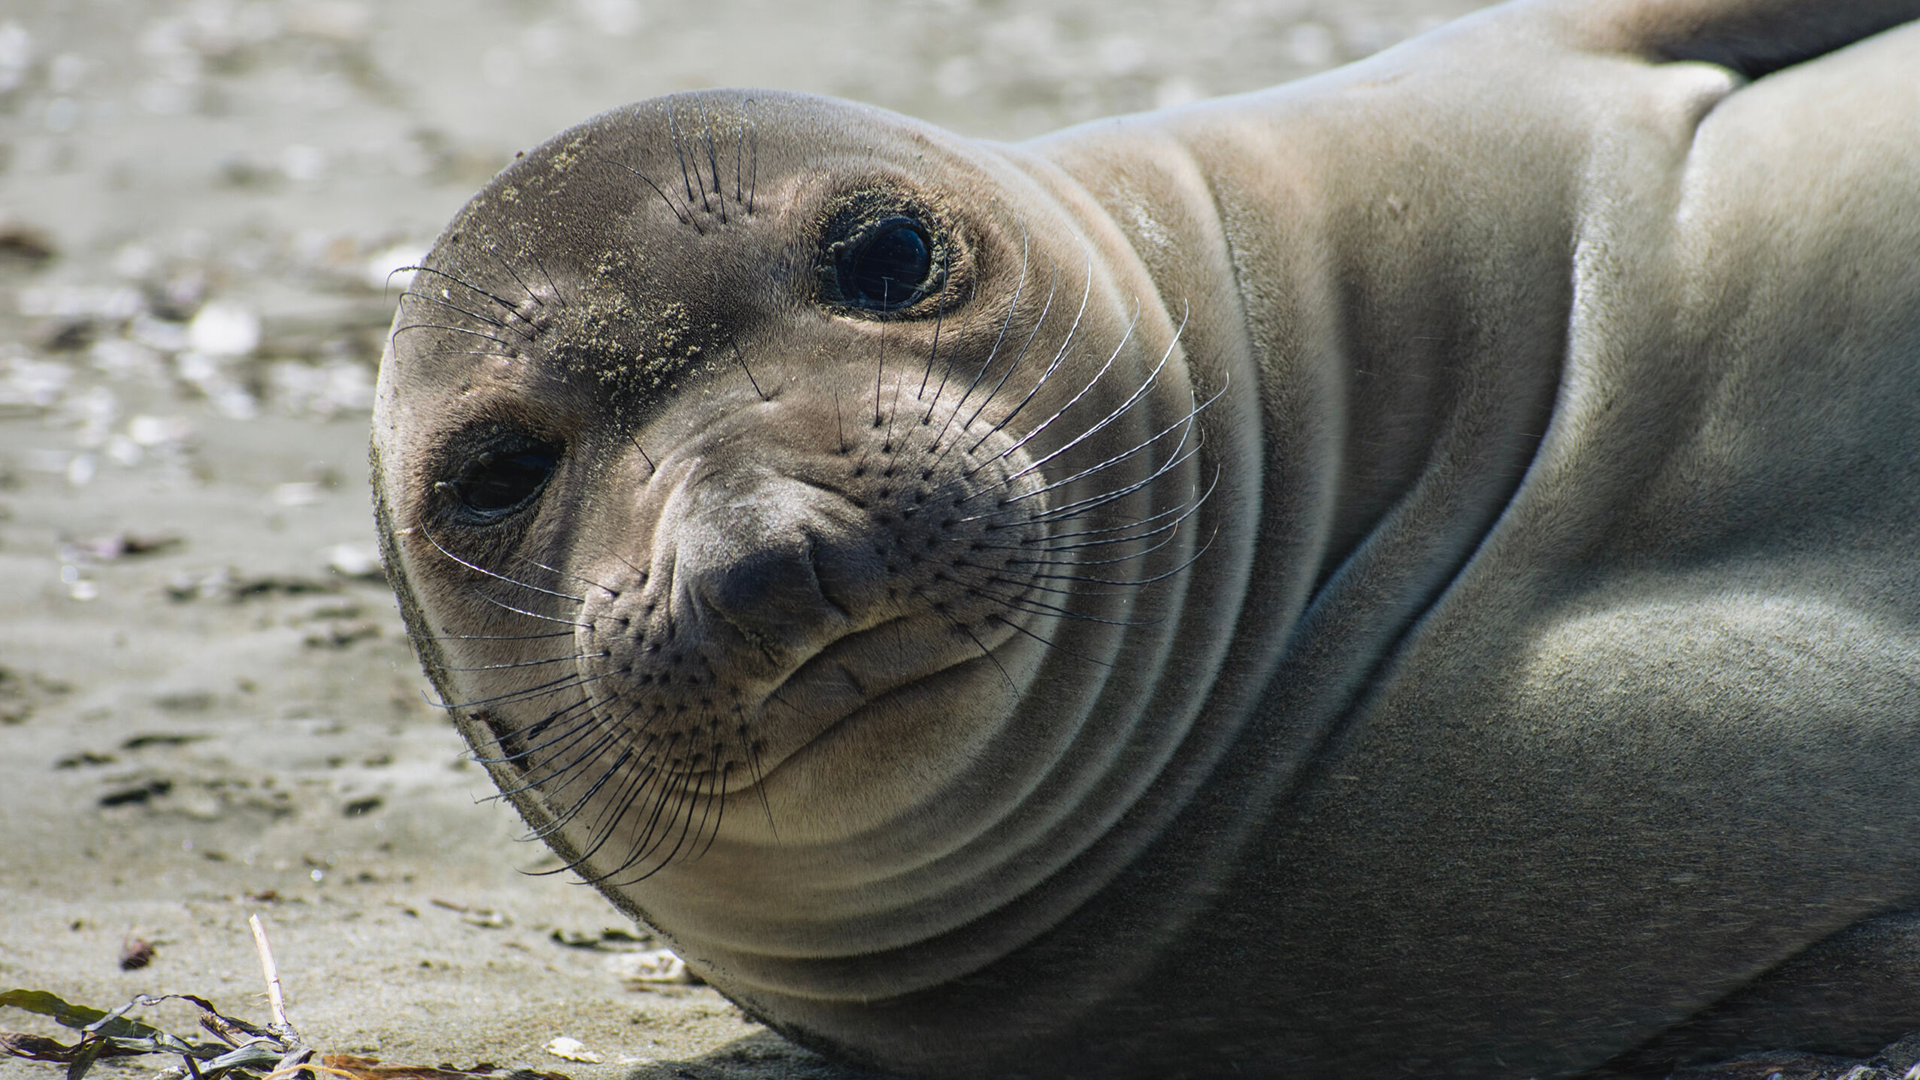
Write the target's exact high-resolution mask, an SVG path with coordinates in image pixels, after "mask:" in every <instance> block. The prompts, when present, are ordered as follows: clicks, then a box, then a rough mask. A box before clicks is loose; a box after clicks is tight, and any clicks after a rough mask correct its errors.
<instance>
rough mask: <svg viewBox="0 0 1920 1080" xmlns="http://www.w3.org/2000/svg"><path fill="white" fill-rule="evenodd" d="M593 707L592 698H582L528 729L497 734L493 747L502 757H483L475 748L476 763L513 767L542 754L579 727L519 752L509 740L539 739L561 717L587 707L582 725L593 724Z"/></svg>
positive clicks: (473, 756)
mask: <svg viewBox="0 0 1920 1080" xmlns="http://www.w3.org/2000/svg"><path fill="white" fill-rule="evenodd" d="M592 705H593V699H592V697H591V696H582V697H581V698H580V700H578V701H575V702H574V703H573V704H571V705H568V706H566V707H564V708H560V709H555V710H554V711H553V712H550V713H548V714H547V715H546V716H545V717H543V718H541V719H540V720H539V721H538V722H536V723H532V724H528V725H527V726H526V727H523V728H518V729H516V730H513V731H508V732H503V733H502V732H496V733H495V734H494V736H493V739H492V745H493V747H494V748H495V749H497V750H498V751H499V752H500V755H501V756H499V757H497V758H489V757H481V756H480V754H479V750H478V748H477V747H476V748H475V750H474V753H473V754H472V755H471V756H472V758H473V760H474V761H477V762H479V763H480V764H482V765H511V764H513V763H515V762H518V761H521V760H523V759H525V758H526V757H528V756H529V755H532V754H537V753H540V752H542V751H544V750H546V749H547V748H548V747H550V746H554V745H556V744H557V743H559V742H560V741H561V740H563V739H566V738H569V737H571V735H572V734H573V733H574V732H576V731H578V730H579V727H578V726H575V727H570V728H567V729H565V730H564V731H563V732H561V733H560V734H558V735H555V736H554V737H553V738H551V739H548V740H546V741H545V742H540V743H530V744H528V745H527V746H526V748H525V749H522V750H518V751H509V748H508V746H507V740H508V739H517V740H521V741H525V740H527V739H538V738H540V737H541V736H542V735H544V734H545V733H546V731H547V729H548V728H550V727H552V726H553V725H554V724H555V723H556V722H557V721H559V720H560V718H561V717H564V716H566V715H567V714H568V713H570V712H573V711H574V710H575V709H579V708H582V707H586V708H588V709H589V712H588V713H587V716H586V719H585V720H583V721H582V723H583V724H590V723H592V722H593V719H594V717H593V713H592V712H591V708H592ZM490 730H491V729H490Z"/></svg>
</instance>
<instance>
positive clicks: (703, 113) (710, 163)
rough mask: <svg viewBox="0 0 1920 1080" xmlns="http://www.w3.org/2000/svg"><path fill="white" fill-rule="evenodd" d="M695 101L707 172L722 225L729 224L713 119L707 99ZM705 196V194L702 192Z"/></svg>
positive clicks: (701, 98)
mask: <svg viewBox="0 0 1920 1080" xmlns="http://www.w3.org/2000/svg"><path fill="white" fill-rule="evenodd" d="M694 101H696V102H698V103H699V105H700V128H701V132H702V134H703V135H704V137H705V140H706V144H707V172H708V173H709V174H711V177H712V181H713V194H714V202H715V203H717V204H719V207H720V224H722V225H725V224H726V223H727V196H726V193H725V192H723V191H721V190H720V159H719V157H718V156H717V155H716V153H715V151H714V147H713V119H712V118H711V117H710V116H708V115H707V99H706V98H705V97H704V96H700V95H696V96H695V97H694ZM702 194H703V195H704V194H705V193H704V192H702Z"/></svg>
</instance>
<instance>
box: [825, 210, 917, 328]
mask: <svg viewBox="0 0 1920 1080" xmlns="http://www.w3.org/2000/svg"><path fill="white" fill-rule="evenodd" d="M834 269H835V271H836V272H837V274H838V277H839V284H840V295H841V296H842V297H845V298H846V300H847V301H848V302H850V303H852V304H854V305H856V306H858V307H863V308H871V309H873V310H875V311H898V310H899V309H901V308H903V307H906V306H908V305H909V304H912V303H913V302H914V301H916V300H919V299H920V298H921V297H922V296H925V295H926V294H927V291H928V287H929V286H930V284H931V282H929V281H928V278H929V277H931V276H932V274H933V245H932V244H930V243H928V241H927V233H926V230H925V229H924V228H922V227H921V225H920V223H919V222H917V221H915V220H914V219H912V218H908V217H890V218H887V219H885V220H883V221H881V222H879V223H877V224H875V225H874V226H873V227H872V228H870V229H868V230H866V231H865V232H864V233H862V234H861V235H860V236H858V237H855V238H854V239H853V240H851V241H849V242H848V243H846V244H845V245H843V246H841V247H840V252H839V257H838V259H837V260H836V262H835V267H834Z"/></svg>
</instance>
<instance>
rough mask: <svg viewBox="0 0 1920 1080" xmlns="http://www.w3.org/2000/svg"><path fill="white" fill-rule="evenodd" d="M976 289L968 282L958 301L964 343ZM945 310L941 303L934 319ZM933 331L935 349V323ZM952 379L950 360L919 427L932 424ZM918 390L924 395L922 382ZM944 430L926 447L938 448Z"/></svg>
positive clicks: (930, 363)
mask: <svg viewBox="0 0 1920 1080" xmlns="http://www.w3.org/2000/svg"><path fill="white" fill-rule="evenodd" d="M977 287H978V285H977V283H975V282H968V283H967V295H966V296H965V298H963V299H962V300H961V301H960V308H961V314H960V338H961V340H962V341H964V340H966V336H967V327H969V326H971V325H972V324H973V312H974V303H973V300H974V290H975V289H976V288H977ZM946 310H947V308H946V305H945V303H944V302H943V303H942V304H941V306H940V307H939V308H937V309H936V312H937V314H936V316H935V318H936V319H937V318H939V317H940V316H941V315H944V314H945V313H946ZM933 331H934V333H933V342H934V345H935V346H936V347H938V346H939V344H940V326H939V324H938V323H937V322H936V323H935V324H934V328H933ZM927 370H928V371H929V372H931V371H932V370H933V359H932V358H931V357H929V358H928V359H927ZM952 378H953V361H952V360H948V361H947V366H946V368H945V369H944V370H943V371H942V372H941V374H940V385H939V387H938V388H936V389H935V390H934V392H933V397H932V398H930V399H928V401H927V414H926V415H925V416H922V417H921V418H920V425H921V426H922V427H926V426H928V425H930V424H932V423H933V412H934V410H935V409H937V408H939V407H940V398H941V396H942V395H944V394H945V393H946V392H947V383H948V382H949V381H951V380H952ZM920 388H921V390H922V392H923V393H924V391H925V390H926V384H925V382H922V383H921V387H920ZM947 419H948V420H949V421H951V420H952V419H953V418H952V417H951V416H949V417H948V418H947ZM946 430H947V428H946V425H945V424H942V425H941V426H940V434H938V435H935V436H934V437H933V441H932V442H931V443H929V444H928V445H929V446H938V445H939V444H940V438H941V436H943V435H945V434H946Z"/></svg>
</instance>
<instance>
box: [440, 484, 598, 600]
mask: <svg viewBox="0 0 1920 1080" xmlns="http://www.w3.org/2000/svg"><path fill="white" fill-rule="evenodd" d="M451 486H452V485H451V484H448V483H447V482H446V481H444V480H442V481H439V482H438V483H436V484H435V485H434V487H436V488H440V487H451ZM420 535H421V536H424V537H426V538H427V543H429V544H432V545H433V546H434V549H435V550H437V551H439V552H440V554H442V555H445V556H446V557H447V558H449V559H452V560H453V561H454V562H457V563H459V564H460V565H461V566H464V567H466V568H467V569H469V570H471V571H473V572H474V573H476V574H485V575H486V576H487V577H490V578H493V579H495V580H496V581H504V582H506V583H507V584H509V585H518V586H519V587H521V588H523V589H531V590H532V591H534V592H537V593H545V594H546V595H548V596H557V597H559V598H560V599H562V600H571V601H573V602H574V603H576V604H584V603H586V602H587V598H586V597H584V596H574V595H573V594H571V593H563V592H555V591H554V590H552V589H543V588H541V587H540V586H538V585H534V584H531V583H529V582H525V581H521V580H519V579H518V578H510V577H508V576H507V575H505V574H498V573H495V572H493V571H492V570H488V569H487V568H485V567H483V566H476V565H475V564H473V563H470V562H468V561H467V560H465V559H463V558H461V557H460V556H458V555H455V554H454V553H453V552H451V551H448V550H447V549H446V548H445V547H444V546H443V545H442V544H441V543H440V541H438V540H436V539H434V536H433V533H431V532H429V531H428V530H427V527H426V526H425V525H422V526H420ZM546 569H549V570H551V569H553V568H552V567H546ZM483 599H484V598H483ZM575 625H578V624H575Z"/></svg>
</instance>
